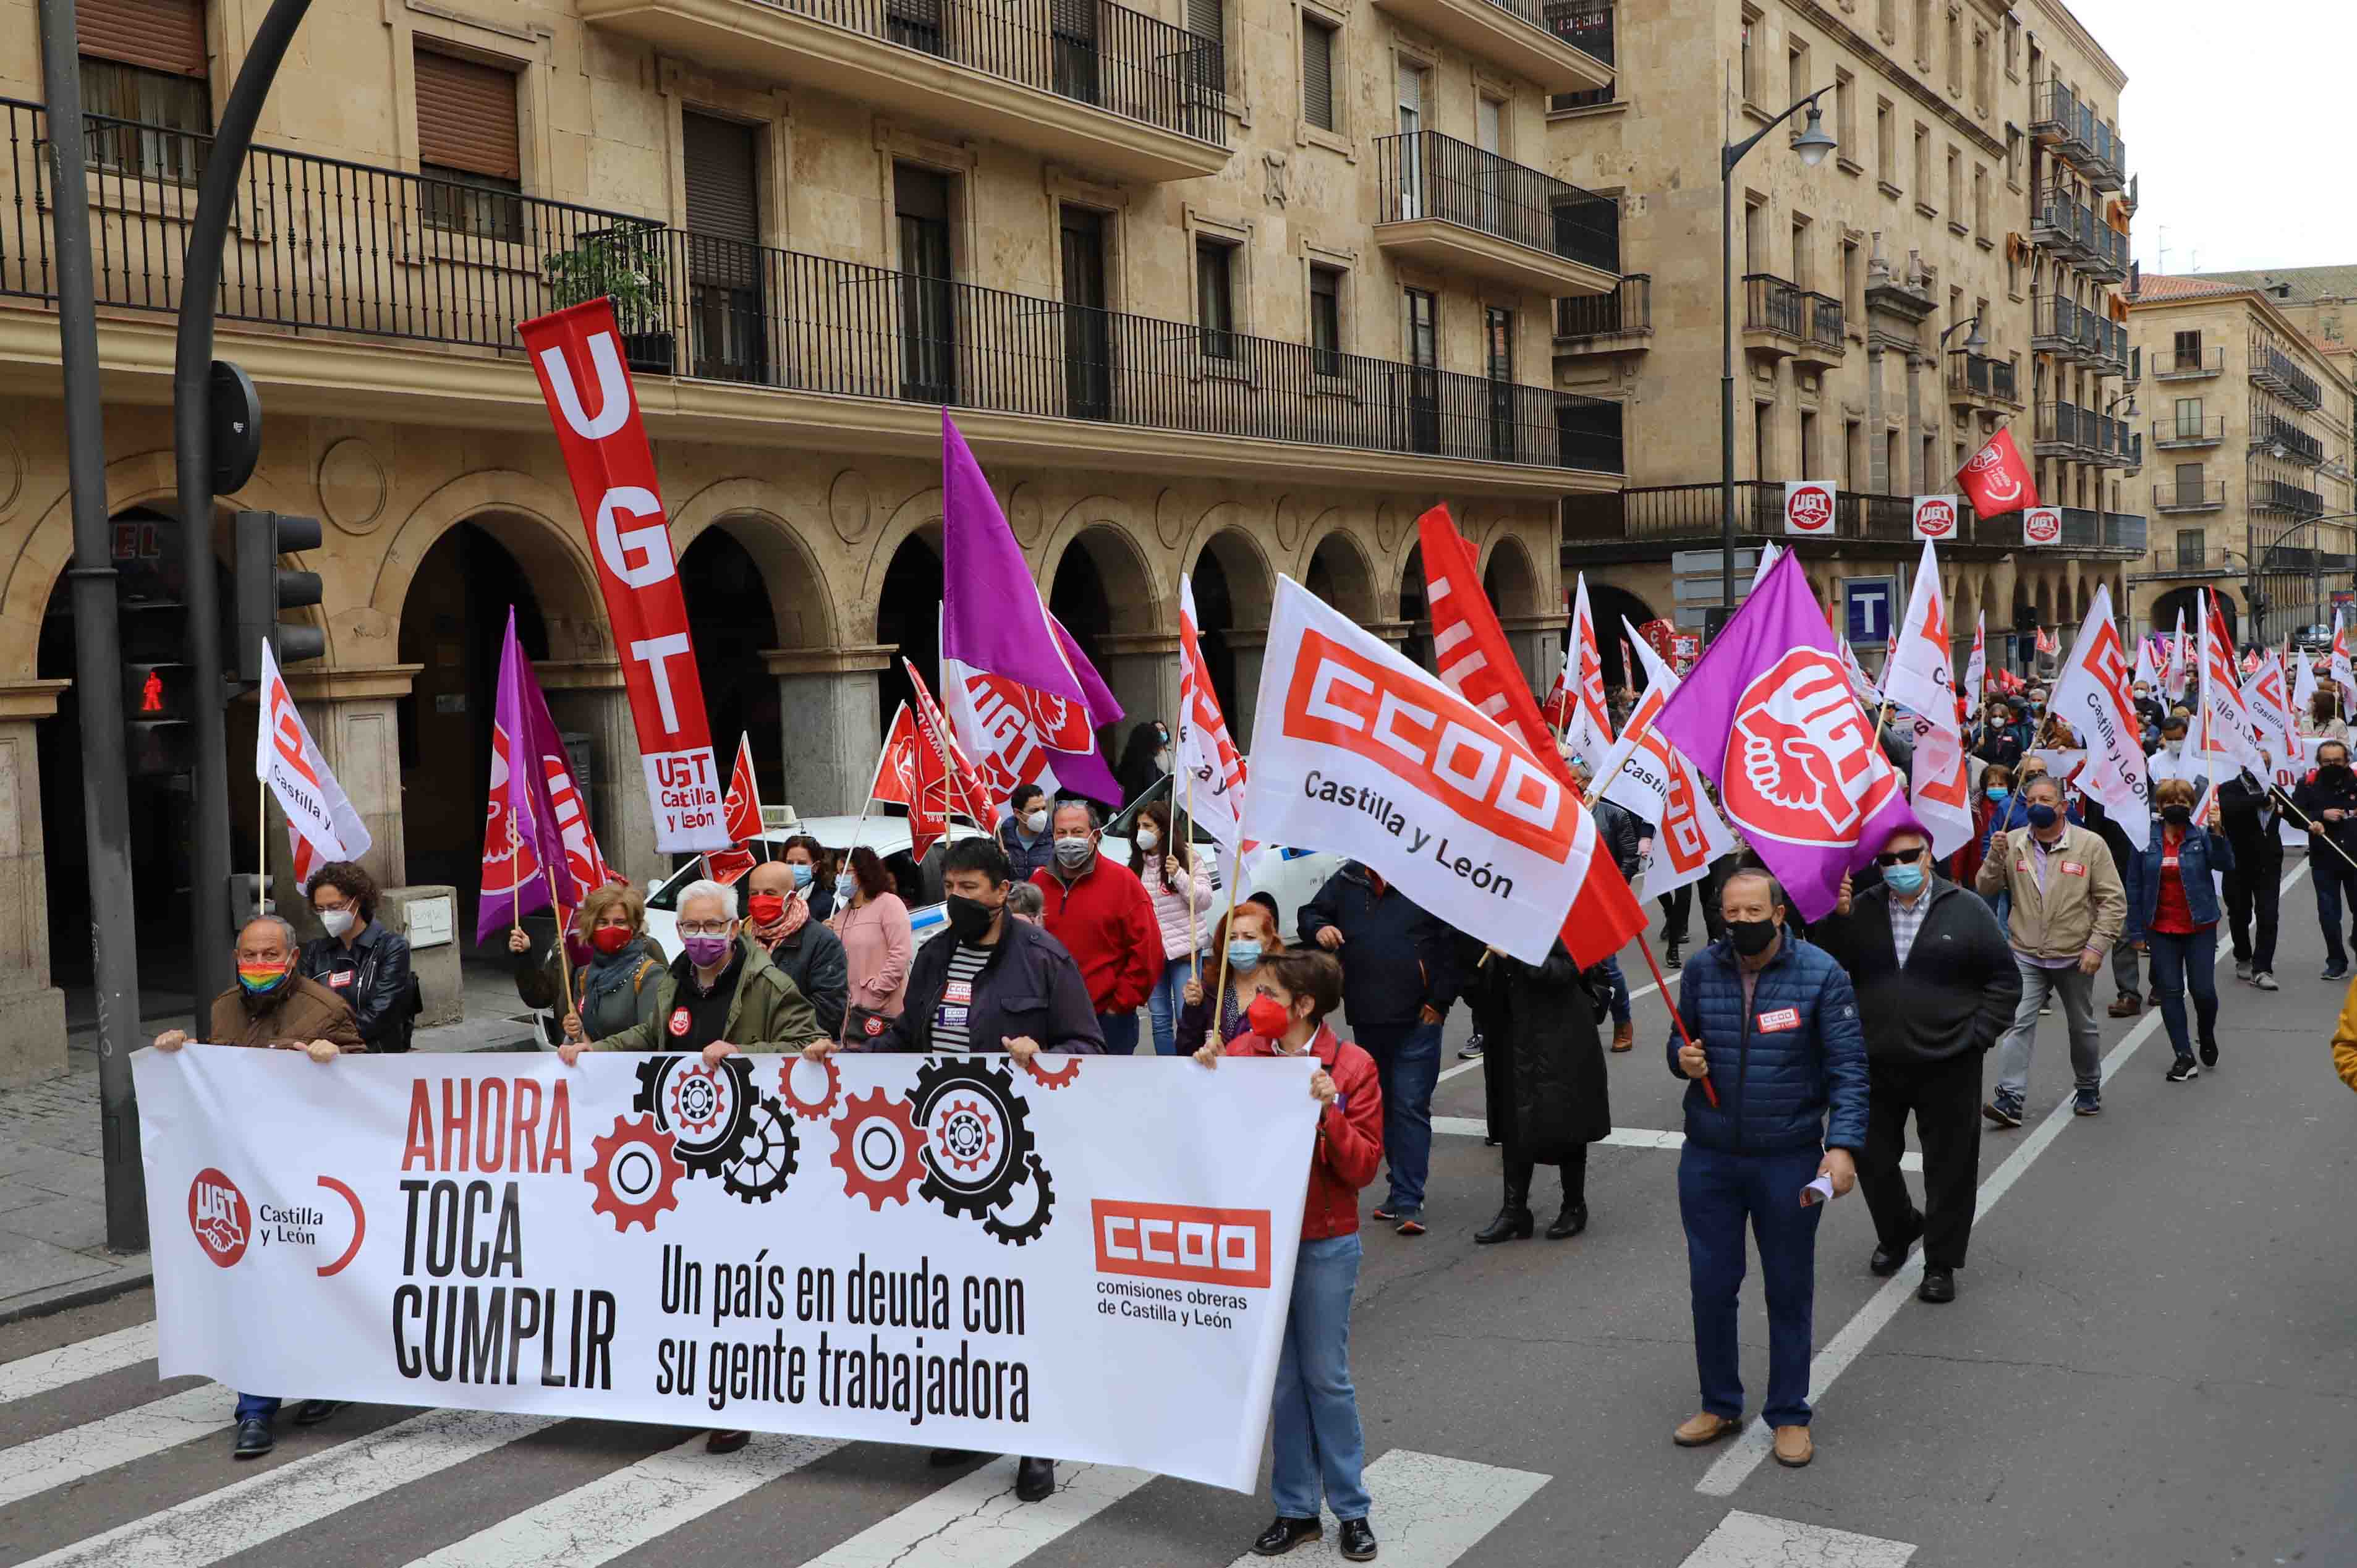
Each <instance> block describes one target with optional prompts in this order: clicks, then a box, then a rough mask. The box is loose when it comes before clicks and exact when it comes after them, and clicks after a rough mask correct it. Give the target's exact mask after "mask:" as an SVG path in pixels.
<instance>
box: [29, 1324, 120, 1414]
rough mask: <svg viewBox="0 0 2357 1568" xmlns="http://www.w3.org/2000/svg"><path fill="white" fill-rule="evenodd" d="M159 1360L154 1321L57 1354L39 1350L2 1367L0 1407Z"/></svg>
mask: <svg viewBox="0 0 2357 1568" xmlns="http://www.w3.org/2000/svg"><path fill="white" fill-rule="evenodd" d="M154 1359H156V1324H155V1320H154V1319H152V1318H151V1319H149V1320H148V1321H147V1322H145V1323H135V1324H133V1325H132V1326H130V1327H128V1328H118V1329H116V1330H115V1331H114V1332H113V1333H112V1334H101V1335H99V1336H97V1337H95V1338H91V1339H78V1340H76V1341H75V1342H74V1343H72V1344H71V1345H62V1346H59V1348H57V1349H54V1350H37V1351H35V1352H34V1353H33V1354H32V1355H29V1356H20V1357H18V1358H17V1359H16V1360H13V1361H8V1362H5V1363H0V1404H7V1403H9V1402H13V1401H16V1400H21V1399H30V1398H32V1397H33V1396H34V1395H35V1394H45V1393H48V1391H50V1390H52V1389H61V1388H64V1387H65V1386H66V1385H67V1384H69V1383H78V1382H81V1380H83V1379H85V1378H95V1377H99V1376H102V1375H103V1374H105V1373H107V1372H118V1371H121V1370H122V1369H124V1368H125V1367H135V1366H137V1365H138V1364H139V1363H140V1362H142V1361H152V1360H154Z"/></svg>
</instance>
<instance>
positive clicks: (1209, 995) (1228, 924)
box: [1187, 774, 1316, 1056]
mask: <svg viewBox="0 0 2357 1568" xmlns="http://www.w3.org/2000/svg"><path fill="white" fill-rule="evenodd" d="M1188 777H1189V779H1190V780H1191V779H1192V778H1193V777H1194V776H1193V775H1192V774H1189V776H1188ZM1238 787H1239V788H1240V789H1243V791H1244V800H1243V803H1242V804H1240V805H1238V806H1237V807H1236V859H1235V875H1232V876H1231V877H1229V878H1228V912H1227V913H1226V914H1224V915H1222V916H1221V917H1220V933H1221V936H1222V939H1224V938H1225V937H1226V936H1227V934H1228V933H1229V932H1231V931H1232V930H1233V929H1234V928H1235V923H1236V894H1237V892H1238V891H1239V890H1240V889H1242V888H1243V885H1244V845H1246V844H1248V843H1252V835H1251V834H1250V833H1247V832H1244V813H1245V812H1246V811H1250V810H1251V802H1252V790H1251V787H1250V786H1249V785H1240V786H1238ZM1190 793H1191V792H1190ZM1311 940H1313V941H1314V940H1316V937H1315V934H1314V933H1313V935H1312V938H1311ZM1195 983H1196V984H1198V985H1200V984H1202V983H1203V972H1202V971H1201V970H1200V968H1199V969H1198V970H1196V972H1195ZM1227 998H1228V944H1227V942H1226V941H1225V940H1222V941H1221V943H1220V983H1219V987H1218V989H1216V990H1213V991H1207V992H1205V993H1203V1000H1204V1001H1205V1002H1207V1003H1209V1004H1211V1022H1210V1024H1209V1026H1208V1027H1207V1029H1206V1033H1205V1036H1204V1038H1205V1042H1206V1043H1207V1044H1208V1043H1211V1039H1212V1036H1217V1035H1218V1034H1219V1032H1220V1009H1221V1007H1222V1006H1223V1005H1224V1004H1226V1002H1227ZM1217 1043H1218V1044H1220V1045H1222V1046H1224V1045H1226V1044H1227V1042H1226V1041H1225V1040H1220V1041H1218V1042H1217ZM1187 1054H1188V1055H1189V1056H1192V1055H1194V1052H1192V1051H1189V1052H1188V1053H1187Z"/></svg>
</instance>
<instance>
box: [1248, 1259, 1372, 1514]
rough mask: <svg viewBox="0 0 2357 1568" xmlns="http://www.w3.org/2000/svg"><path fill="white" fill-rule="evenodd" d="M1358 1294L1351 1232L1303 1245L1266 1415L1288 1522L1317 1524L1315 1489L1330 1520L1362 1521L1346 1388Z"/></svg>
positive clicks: (1274, 1475)
mask: <svg viewBox="0 0 2357 1568" xmlns="http://www.w3.org/2000/svg"><path fill="white" fill-rule="evenodd" d="M1358 1287H1359V1238H1358V1236H1357V1234H1356V1233H1355V1232H1354V1233H1352V1234H1351V1235H1348V1236H1329V1237H1327V1238H1326V1239H1325V1240H1321V1241H1304V1242H1302V1243H1301V1251H1300V1253H1299V1254H1298V1256H1297V1259H1296V1260H1295V1262H1294V1265H1293V1304H1292V1306H1291V1308H1290V1309H1289V1310H1288V1311H1287V1312H1286V1315H1285V1348H1284V1349H1283V1350H1282V1351H1280V1352H1279V1353H1278V1355H1277V1359H1276V1388H1275V1391H1274V1393H1273V1394H1272V1395H1271V1396H1270V1399H1269V1411H1268V1424H1269V1442H1270V1448H1271V1450H1272V1454H1273V1457H1274V1461H1275V1462H1274V1464H1272V1466H1270V1475H1269V1490H1270V1491H1271V1492H1272V1493H1274V1494H1275V1503H1276V1511H1277V1513H1278V1514H1279V1515H1280V1516H1281V1517H1283V1518H1286V1519H1316V1518H1317V1517H1318V1491H1319V1489H1320V1486H1321V1484H1322V1486H1323V1489H1324V1491H1325V1494H1326V1503H1327V1506H1328V1507H1329V1508H1331V1509H1333V1510H1334V1517H1335V1518H1336V1519H1364V1518H1366V1517H1367V1507H1368V1504H1367V1488H1366V1486H1365V1484H1364V1482H1362V1481H1361V1478H1360V1472H1361V1471H1362V1470H1364V1469H1365V1468H1366V1463H1367V1444H1366V1439H1365V1437H1364V1436H1363V1435H1361V1432H1360V1430H1359V1395H1358V1392H1357V1391H1356V1390H1354V1389H1353V1388H1351V1293H1353V1292H1354V1291H1356V1290H1357V1289H1358Z"/></svg>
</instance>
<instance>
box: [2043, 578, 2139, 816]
mask: <svg viewBox="0 0 2357 1568" xmlns="http://www.w3.org/2000/svg"><path fill="white" fill-rule="evenodd" d="M2128 680H2129V674H2128V655H2127V650H2126V648H2125V647H2123V646H2122V645H2121V643H2120V628H2118V627H2117V626H2115V625H2114V624H2113V622H2112V591H2111V589H2110V588H2108V587H2105V586H2101V585H2099V586H2098V587H2097V588H2096V589H2095V602H2094V603H2093V604H2092V605H2090V606H2088V607H2087V618H2086V619H2085V620H2084V621H2083V622H2082V623H2081V624H2080V627H2079V639H2078V640H2077V641H2076V642H2074V643H2072V645H2071V654H2070V657H2069V658H2067V659H2065V660H2063V661H2062V670H2061V674H2060V675H2059V676H2058V677H2057V678H2056V680H2055V682H2054V688H2053V700H2052V711H2053V712H2054V713H2056V714H2060V715H2061V718H2062V722H2063V723H2065V724H2067V725H2070V726H2071V727H2072V729H2074V730H2076V731H2077V732H2078V733H2079V736H2080V737H2081V738H2082V739H2083V740H2084V741H2085V742H2086V744H2087V765H2086V767H2085V768H2083V769H2081V771H2080V774H2079V788H2080V790H2081V791H2082V792H2083V793H2084V794H2088V795H2092V796H2093V797H2094V798H2095V799H2096V800H2100V801H2101V802H2103V807H2104V811H2105V812H2106V813H2107V814H2108V815H2109V816H2110V817H2111V819H2112V821H2113V822H2114V823H2115V824H2116V825H2117V826H2118V828H2119V830H2120V832H2124V833H2126V835H2127V839H2128V842H2129V843H2132V844H2134V845H2136V848H2138V849H2142V848H2143V847H2144V846H2145V842H2146V840H2147V839H2148V838H2149V837H2150V836H2151V833H2152V776H2151V772H2150V769H2149V768H2147V766H2146V764H2145V756H2144V743H2143V740H2142V738H2141V736H2142V731H2141V729H2140V727H2139V726H2138V725H2137V722H2136V704H2135V703H2134V701H2133V700H2132V699H2131V698H2130V696H2129V694H2128Z"/></svg>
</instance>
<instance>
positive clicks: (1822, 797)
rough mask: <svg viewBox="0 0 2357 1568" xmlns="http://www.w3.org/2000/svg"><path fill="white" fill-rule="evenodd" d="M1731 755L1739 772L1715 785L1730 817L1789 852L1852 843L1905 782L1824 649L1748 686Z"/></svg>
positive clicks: (1801, 653) (1775, 667) (1800, 652)
mask: <svg viewBox="0 0 2357 1568" xmlns="http://www.w3.org/2000/svg"><path fill="white" fill-rule="evenodd" d="M1730 750H1732V751H1734V752H1736V753H1737V754H1738V757H1736V758H1731V759H1730V760H1738V761H1739V765H1738V766H1736V767H1731V768H1728V769H1727V776H1726V777H1725V778H1724V779H1721V780H1720V781H1719V800H1720V802H1721V803H1722V804H1724V805H1725V806H1726V807H1727V815H1728V816H1729V817H1732V818H1733V819H1734V820H1735V823H1736V825H1737V826H1738V827H1739V828H1741V829H1743V830H1744V831H1745V832H1750V833H1759V834H1762V835H1764V836H1766V837H1769V838H1772V839H1779V840H1781V841H1782V842H1784V843H1816V844H1828V845H1831V844H1839V843H1851V842H1854V841H1855V840H1856V839H1857V830H1858V825H1859V824H1860V823H1861V822H1864V821H1865V820H1866V819H1867V818H1868V817H1870V816H1872V815H1873V814H1874V813H1875V812H1877V811H1880V810H1881V809H1882V808H1883V807H1884V806H1885V805H1886V804H1888V803H1889V800H1890V799H1891V798H1892V797H1893V796H1895V795H1897V794H1898V793H1899V791H1900V789H1901V788H1902V787H1903V786H1904V784H1905V782H1906V780H1905V779H1903V778H1901V777H1900V774H1899V773H1898V772H1897V771H1896V770H1894V769H1893V768H1890V767H1889V765H1888V764H1886V763H1883V760H1882V752H1881V750H1880V748H1879V747H1878V746H1877V744H1876V742H1875V736H1874V733H1873V731H1872V730H1870V729H1869V728H1867V723H1866V715H1865V714H1864V713H1862V712H1861V711H1860V710H1859V708H1858V705H1857V699H1856V698H1855V697H1854V696H1852V695H1851V693H1850V689H1849V676H1848V674H1847V673H1846V671H1844V670H1843V669H1842V667H1841V661H1840V660H1837V659H1835V658H1834V657H1833V656H1832V655H1830V654H1827V653H1825V652H1824V650H1820V649H1814V648H1796V649H1793V650H1792V651H1791V652H1790V653H1787V654H1785V655H1784V657H1783V658H1781V659H1780V660H1777V661H1776V662H1775V663H1774V664H1772V665H1770V666H1769V667H1768V669H1766V670H1764V671H1761V672H1760V674H1758V675H1756V676H1754V677H1753V678H1752V680H1751V682H1750V684H1749V685H1748V686H1746V687H1745V688H1744V692H1743V695H1742V696H1741V697H1740V698H1739V699H1738V701H1737V703H1736V708H1735V737H1734V744H1733V746H1731V747H1730ZM1878 765H1880V766H1878Z"/></svg>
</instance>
